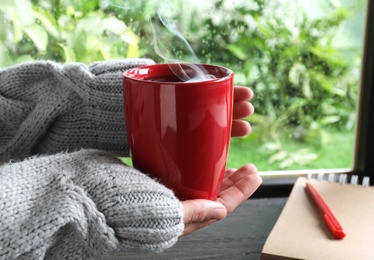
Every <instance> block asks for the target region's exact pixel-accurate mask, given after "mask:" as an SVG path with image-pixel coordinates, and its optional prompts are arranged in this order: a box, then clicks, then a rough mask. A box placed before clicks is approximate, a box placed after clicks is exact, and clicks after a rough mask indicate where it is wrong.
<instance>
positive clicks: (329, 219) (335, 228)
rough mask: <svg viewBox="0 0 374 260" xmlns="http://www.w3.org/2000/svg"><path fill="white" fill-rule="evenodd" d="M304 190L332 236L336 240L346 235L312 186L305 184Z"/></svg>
mask: <svg viewBox="0 0 374 260" xmlns="http://www.w3.org/2000/svg"><path fill="white" fill-rule="evenodd" d="M306 190H307V191H308V194H309V195H310V197H311V198H312V199H313V201H314V203H315V204H316V205H317V207H318V209H319V211H320V212H321V213H322V216H323V219H324V220H325V222H326V224H327V226H328V227H329V229H330V231H331V233H332V235H333V236H334V237H335V238H336V239H342V238H344V237H345V235H346V233H345V230H344V229H343V227H342V226H341V225H340V224H339V222H338V220H337V219H336V218H335V216H334V214H333V213H332V211H331V210H330V208H329V206H327V204H326V202H325V201H324V200H323V198H322V197H321V195H320V194H319V193H318V192H317V190H316V189H315V188H314V187H313V186H312V184H310V183H308V182H307V183H306Z"/></svg>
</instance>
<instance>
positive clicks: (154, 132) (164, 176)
mask: <svg viewBox="0 0 374 260" xmlns="http://www.w3.org/2000/svg"><path fill="white" fill-rule="evenodd" d="M184 66H186V67H185V72H186V73H187V75H189V74H192V73H193V72H191V70H190V66H189V65H183V64H182V67H184ZM200 66H203V67H204V68H205V69H206V71H207V72H208V73H209V74H211V75H213V76H214V77H215V79H210V80H205V81H193V82H183V81H180V80H179V79H178V78H177V77H175V76H174V73H173V71H174V70H173V69H171V68H173V67H172V66H169V64H155V65H150V66H143V67H138V68H134V69H130V70H127V71H126V72H125V73H124V80H123V88H124V103H125V119H126V128H127V138H128V144H129V148H130V153H131V159H132V163H133V166H134V167H135V168H137V169H139V170H140V171H142V172H143V173H147V174H149V175H150V176H153V177H154V178H156V179H158V180H160V182H162V183H163V184H164V185H165V186H167V187H168V188H170V189H172V190H173V191H174V192H175V194H176V196H177V197H178V198H179V199H181V200H185V199H210V200H215V199H216V198H217V195H218V192H219V189H220V186H221V182H222V179H223V177H224V173H225V168H226V161H227V155H228V150H229V144H230V136H231V124H232V109H233V78H234V74H233V72H232V71H231V70H229V69H227V68H224V67H220V66H214V65H200Z"/></svg>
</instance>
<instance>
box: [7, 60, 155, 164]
mask: <svg viewBox="0 0 374 260" xmlns="http://www.w3.org/2000/svg"><path fill="white" fill-rule="evenodd" d="M152 63H154V62H153V61H152V60H149V59H122V60H116V61H103V62H97V63H94V64H91V65H90V66H86V65H84V64H82V63H66V64H60V63H56V62H53V61H36V62H30V63H23V64H20V65H15V66H13V67H9V68H5V69H0V163H1V162H6V161H9V160H10V159H24V158H27V157H28V156H31V155H36V154H55V153H58V152H62V151H75V150H79V149H81V148H93V149H100V150H105V151H110V152H112V153H114V154H116V155H118V156H128V153H129V150H128V146H127V139H126V138H127V137H126V127H125V120H124V112H123V110H124V109H123V107H124V104H123V96H122V93H123V91H122V82H123V72H124V71H125V70H126V69H129V68H132V67H137V66H141V65H149V64H152Z"/></svg>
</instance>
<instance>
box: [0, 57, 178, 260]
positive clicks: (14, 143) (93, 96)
mask: <svg viewBox="0 0 374 260" xmlns="http://www.w3.org/2000/svg"><path fill="white" fill-rule="evenodd" d="M151 63H153V61H151V60H147V59H127V60H118V61H106V62H99V63H95V64H92V65H91V66H85V65H83V64H80V63H70V64H58V63H55V62H46V61H39V62H32V63H25V64H21V65H17V66H13V67H9V68H6V69H0V164H2V165H1V166H0V259H90V258H93V257H94V256H103V255H108V254H110V253H113V252H115V251H123V250H127V249H135V250H150V251H154V252H159V251H162V250H164V249H166V248H169V247H171V246H172V245H174V244H175V242H176V241H177V239H178V236H180V235H181V233H182V232H183V228H184V225H183V209H182V206H181V204H180V202H179V200H178V199H177V198H176V197H175V196H174V194H173V193H172V191H171V190H169V189H167V188H166V187H164V186H163V185H161V184H159V183H158V182H157V181H155V180H153V179H151V178H150V177H148V176H147V175H145V174H143V173H141V172H139V171H137V170H135V169H133V168H131V167H127V166H126V165H124V164H123V163H122V162H121V161H120V160H118V159H117V158H116V157H115V156H114V155H127V154H128V147H127V142H126V131H125V124H124V115H123V99H122V74H123V71H124V70H125V69H127V68H130V67H134V66H139V65H145V64H151ZM91 148H93V149H91ZM98 149H100V150H98ZM103 150H105V151H103ZM47 154H48V155H47Z"/></svg>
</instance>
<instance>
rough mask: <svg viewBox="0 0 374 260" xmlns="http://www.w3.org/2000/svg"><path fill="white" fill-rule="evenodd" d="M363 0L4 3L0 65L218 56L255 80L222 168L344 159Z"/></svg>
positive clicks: (240, 78)
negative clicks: (242, 130) (248, 108)
mask: <svg viewBox="0 0 374 260" xmlns="http://www.w3.org/2000/svg"><path fill="white" fill-rule="evenodd" d="M365 9H366V1H364V0H358V1H348V0H331V1H325V0H318V1H301V0H299V1H293V0H272V1H263V0H251V1H248V0H214V1H213V0H212V1H201V0H189V1H175V0H170V1H135V0H133V1H123V0H101V1H88V0H84V1H78V0H76V1H75V0H10V1H4V2H2V4H1V5H0V27H1V28H3V29H2V30H1V31H0V67H6V66H11V65H13V64H17V63H21V62H26V61H33V60H40V59H42V60H55V61H60V62H72V61H76V62H83V63H86V64H89V63H91V62H95V61H98V60H110V59H119V58H124V57H129V58H131V57H148V58H152V59H154V60H155V61H156V62H170V61H175V60H180V61H188V62H201V63H213V64H219V65H223V66H226V67H229V68H231V69H232V70H234V72H235V84H236V85H243V86H248V87H250V88H252V89H253V90H254V92H255V97H254V98H253V100H252V103H253V104H254V106H255V109H256V113H255V114H254V115H253V116H251V117H249V118H248V120H249V121H250V122H251V124H252V128H253V130H252V133H251V134H250V135H249V136H247V137H243V138H233V139H232V141H231V146H230V154H229V161H228V167H240V166H241V165H243V164H244V163H247V162H253V163H254V164H256V166H257V167H258V169H259V170H260V171H261V172H265V171H277V170H302V169H315V170H318V169H330V168H334V169H336V168H351V167H352V164H353V161H352V160H353V152H354V140H355V136H354V135H355V125H356V119H357V114H356V110H357V98H358V91H359V79H360V66H361V56H362V45H363V36H364V25H365Z"/></svg>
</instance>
